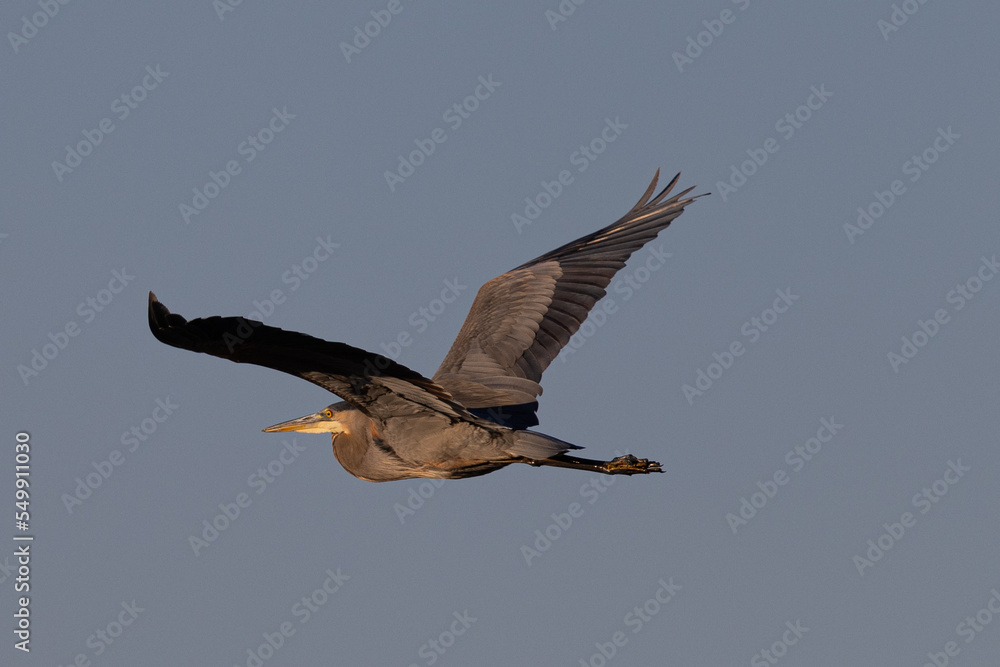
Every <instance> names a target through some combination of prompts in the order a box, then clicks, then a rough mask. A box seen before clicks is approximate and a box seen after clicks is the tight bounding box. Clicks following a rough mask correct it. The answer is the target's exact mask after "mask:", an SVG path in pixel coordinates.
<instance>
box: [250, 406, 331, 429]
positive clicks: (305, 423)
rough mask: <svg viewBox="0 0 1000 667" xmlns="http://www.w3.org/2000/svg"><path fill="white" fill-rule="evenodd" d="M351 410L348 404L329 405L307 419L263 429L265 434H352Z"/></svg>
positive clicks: (307, 416)
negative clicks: (295, 432)
mask: <svg viewBox="0 0 1000 667" xmlns="http://www.w3.org/2000/svg"><path fill="white" fill-rule="evenodd" d="M350 410H351V408H350V406H349V405H348V404H347V403H343V402H341V403H334V404H333V405H328V406H327V407H325V408H323V409H322V410H320V411H319V412H314V413H313V414H311V415H306V416H305V417H299V418H298V419H290V420H288V421H286V422H281V423H280V424H275V425H274V426H268V427H267V428H265V429H263V431H264V432H265V433H277V432H279V431H299V432H300V433H334V434H336V433H350V431H349V430H348V428H347V422H348V420H349V415H348V414H347V413H348V412H349V411H350Z"/></svg>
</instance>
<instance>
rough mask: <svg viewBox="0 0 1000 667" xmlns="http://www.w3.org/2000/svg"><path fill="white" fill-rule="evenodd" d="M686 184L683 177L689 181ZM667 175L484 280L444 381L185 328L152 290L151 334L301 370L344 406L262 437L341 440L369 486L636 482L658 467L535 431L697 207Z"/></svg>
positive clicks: (370, 360)
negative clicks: (606, 316)
mask: <svg viewBox="0 0 1000 667" xmlns="http://www.w3.org/2000/svg"><path fill="white" fill-rule="evenodd" d="M678 176H679V175H678ZM676 182H677V177H674V179H673V180H672V181H671V183H670V184H669V185H668V186H667V187H666V188H665V189H664V190H663V191H662V192H661V193H660V194H658V195H657V196H656V197H652V194H653V192H654V191H655V185H656V177H654V178H653V182H652V183H651V184H650V186H649V188H648V189H647V190H646V193H645V194H644V195H643V197H642V199H640V201H639V203H638V204H636V206H635V207H633V209H632V210H631V211H629V213H628V214H626V215H625V216H624V217H623V218H622V219H620V220H618V221H617V222H615V223H613V224H612V225H609V226H608V227H606V228H604V229H601V230H599V231H597V232H594V233H593V234H590V235H588V236H585V237H583V238H580V239H577V240H576V241H573V242H572V243H568V244H566V245H564V246H562V247H560V248H557V249H556V250H553V251H552V252H549V253H546V254H545V255H542V256H541V257H538V258H536V259H534V260H532V261H530V262H528V263H526V264H523V265H522V266H520V267H518V268H516V269H514V270H512V271H509V272H507V273H505V274H503V275H501V276H498V277H497V278H494V279H493V280H491V281H489V282H488V283H486V284H485V285H484V286H483V287H482V288H481V289H480V291H479V293H478V294H477V296H476V299H475V301H474V302H473V304H472V308H471V310H470V312H469V316H468V317H467V318H466V321H465V324H464V325H463V326H462V330H461V331H460V332H459V334H458V337H457V339H456V340H455V343H454V344H453V345H452V348H451V350H450V351H449V352H448V354H447V356H446V357H445V359H444V361H443V362H442V364H441V366H440V368H439V369H438V371H437V372H436V373H435V374H434V376H433V378H426V377H424V376H422V375H420V374H419V373H416V372H415V371H412V370H410V369H408V368H406V367H405V366H402V365H401V364H398V363H396V362H394V361H392V360H390V359H387V358H386V357H383V356H381V355H379V354H375V353H372V352H366V351H364V350H361V349H358V348H355V347H351V346H349V345H345V344H343V343H331V342H327V341H324V340H320V339H318V338H313V337H312V336H307V335H304V334H299V333H295V332H291V331H284V330H282V329H277V328H275V327H269V326H266V325H264V324H261V323H260V322H255V321H253V320H247V319H244V318H242V317H208V318H203V319H196V320H191V321H187V320H185V319H184V318H183V317H181V316H179V315H175V314H172V313H171V312H170V311H169V310H167V308H166V307H165V306H163V304H161V303H160V302H159V301H158V300H157V299H156V297H155V296H154V295H153V293H152V292H150V295H149V326H150V329H151V331H152V332H153V335H154V336H156V338H157V339H159V340H160V341H162V342H164V343H167V344H168V345H172V346H174V347H180V348H183V349H187V350H192V351H195V352H204V353H206V354H211V355H214V356H218V357H222V358H225V359H230V360H232V361H236V362H242V363H251V364H257V365H261V366H267V367H269V368H274V369H276V370H280V371H283V372H286V373H291V374H293V375H296V376H298V377H301V378H303V379H305V380H308V381H310V382H313V383H314V384H317V385H319V386H321V387H324V388H325V389H327V390H329V391H331V392H333V393H334V394H337V395H338V396H340V397H341V398H342V399H344V401H343V402H340V403H335V404H333V405H331V406H329V407H327V408H325V409H323V410H321V411H319V412H317V413H315V414H311V415H307V416H305V417H301V418H299V419H293V420H291V421H288V422H283V423H281V424H276V425H275V426H271V427H268V428H267V429H264V430H265V431H269V432H274V431H291V430H295V431H302V432H307V433H332V434H333V451H334V454H335V455H336V457H337V460H338V461H339V462H340V464H341V465H342V466H343V467H344V468H345V469H346V470H347V471H348V472H349V473H351V474H352V475H354V476H355V477H359V478H361V479H365V480H368V481H372V482H383V481H390V480H397V479H408V478H412V477H435V478H460V477H473V476H476V475H483V474H486V473H489V472H493V471H494V470H498V469H500V468H503V467H504V466H507V465H509V464H511V463H528V464H531V465H536V466H541V465H544V466H556V467H566V468H576V469H583V470H590V471H594V472H601V473H605V474H628V475H631V474H636V473H648V472H661V470H660V464H658V463H656V462H650V461H648V460H646V459H637V458H635V457H634V456H631V455H625V456H619V457H618V458H616V459H614V460H612V461H593V460H589V459H581V458H576V457H573V456H570V455H568V454H567V452H569V451H571V450H574V449H579V447H577V446H576V445H572V444H570V443H568V442H564V441H562V440H559V439H557V438H553V437H551V436H547V435H544V434H541V433H538V432H535V431H531V430H528V429H529V428H530V427H531V426H534V425H536V424H537V423H538V419H537V417H536V416H535V410H536V409H537V407H538V396H539V395H540V394H541V392H542V388H541V385H540V384H539V382H540V380H541V375H542V372H543V371H544V370H545V368H546V367H547V366H548V365H549V363H551V361H552V360H553V359H554V358H555V357H556V355H558V353H559V351H560V350H561V349H562V347H563V346H565V345H566V343H567V342H569V339H570V337H571V336H572V335H573V334H574V333H576V331H577V330H578V329H579V327H580V325H581V324H582V323H583V321H584V320H585V319H586V318H587V314H588V313H589V312H590V309H591V308H592V307H593V306H594V304H595V303H596V302H597V301H598V300H599V299H600V298H601V297H603V296H604V295H605V288H606V287H607V285H608V283H609V282H610V281H611V278H612V277H613V276H614V274H615V273H616V272H617V271H618V270H619V269H621V268H622V267H623V266H624V264H625V261H626V260H627V259H628V258H629V256H630V255H631V254H632V253H633V252H635V251H636V250H638V249H639V248H640V247H642V246H643V245H644V244H645V243H647V242H648V241H649V240H651V239H652V238H654V237H655V236H656V234H657V233H658V232H659V231H660V230H662V229H663V228H665V227H666V226H668V225H669V224H670V222H671V221H672V220H673V219H674V218H676V217H677V216H678V215H680V214H681V212H682V211H683V210H684V206H685V205H687V204H688V203H690V202H691V201H693V199H694V198H693V197H692V198H687V199H684V195H686V194H687V193H688V192H690V189H688V190H685V191H684V192H681V193H679V194H677V195H675V196H674V197H671V198H670V199H667V200H666V201H663V199H664V197H666V195H667V194H669V192H670V190H671V188H672V187H673V186H674V184H675V183H676Z"/></svg>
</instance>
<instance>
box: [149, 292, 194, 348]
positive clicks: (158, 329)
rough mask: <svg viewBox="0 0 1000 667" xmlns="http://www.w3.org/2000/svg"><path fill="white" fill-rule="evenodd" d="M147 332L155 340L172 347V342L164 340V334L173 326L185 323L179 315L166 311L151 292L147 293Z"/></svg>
mask: <svg viewBox="0 0 1000 667" xmlns="http://www.w3.org/2000/svg"><path fill="white" fill-rule="evenodd" d="M148 319H149V330H150V331H151V332H153V335H154V336H156V339H157V340H159V341H162V342H164V343H167V344H168V345H173V344H174V343H173V342H172V341H168V340H166V338H165V337H164V334H165V332H166V331H167V330H168V329H170V328H171V327H173V326H180V325H183V324H186V323H187V320H185V319H184V318H183V317H181V316H180V315H175V314H173V313H171V312H170V310H168V309H167V307H166V306H164V305H163V304H162V303H160V300H159V299H157V298H156V295H155V294H153V292H152V291H150V292H149V311H148Z"/></svg>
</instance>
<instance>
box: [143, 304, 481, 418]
mask: <svg viewBox="0 0 1000 667" xmlns="http://www.w3.org/2000/svg"><path fill="white" fill-rule="evenodd" d="M149 329H150V331H152V332H153V335H154V336H156V338H157V340H159V341H160V342H163V343H166V344H167V345H172V346H174V347H179V348H181V349H184V350H191V351H192V352H202V353H204V354H211V355H212V356H215V357H221V358H223V359H229V360H230V361H235V362H237V363H243V364H255V365H257V366H266V367H268V368H273V369H275V370H278V371H282V372H283V373H290V374H291V375H295V376H298V377H300V378H302V379H304V380H308V381H309V382H312V383H314V384H317V385H319V386H321V387H323V388H324V389H326V390H328V391H331V392H333V393H334V394H336V395H337V396H340V397H341V398H342V399H344V400H345V401H347V402H348V403H350V404H352V405H353V406H355V407H356V408H358V409H359V410H361V411H362V412H363V413H365V414H366V415H367V416H368V417H370V418H372V419H375V420H379V421H383V422H384V421H385V420H386V419H388V418H390V417H398V416H404V415H413V414H417V413H420V412H425V411H427V410H431V411H434V412H439V413H442V414H445V415H447V416H449V417H451V418H457V419H467V420H475V417H474V416H473V415H471V414H469V413H468V412H467V411H466V410H465V408H464V407H462V406H461V405H460V404H458V403H456V402H455V400H454V398H453V397H452V396H451V395H450V394H449V393H448V392H447V391H446V390H445V389H443V388H442V387H441V386H440V385H438V384H437V383H435V382H433V381H432V380H428V379H427V378H425V377H423V376H422V375H420V374H419V373H417V372H416V371H412V370H410V369H409V368H407V367H406V366H403V365H402V364H397V363H396V362H394V361H392V360H391V359H388V358H386V357H383V356H382V355H380V354H375V353H373V352H366V351H365V350H361V349H358V348H356V347H351V346H350V345H346V344H344V343H331V342H328V341H325V340H320V339H319V338H313V337H312V336H307V335H305V334H300V333H295V332H294V331H285V330H283V329H278V328H276V327H269V326H267V325H265V324H262V323H260V322H257V321H256V320H248V319H246V318H243V317H206V318H199V319H195V320H191V321H188V320H185V319H184V318H183V317H181V316H180V315H176V314H174V313H171V312H170V311H169V310H167V307H166V306H164V305H163V304H162V303H160V302H159V301H158V300H157V299H156V295H154V294H153V293H152V292H150V293H149Z"/></svg>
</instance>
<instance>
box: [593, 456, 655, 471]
mask: <svg viewBox="0 0 1000 667" xmlns="http://www.w3.org/2000/svg"><path fill="white" fill-rule="evenodd" d="M604 467H605V470H606V472H607V473H608V474H609V475H636V474H639V475H644V474H647V473H651V472H663V469H662V468H660V464H659V463H658V462H657V461H650V460H649V459H637V458H636V457H634V456H632V455H631V454H625V455H624V456H619V457H618V458H615V459H612V460H611V461H608V462H607V463H606V464H605V466H604Z"/></svg>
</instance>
